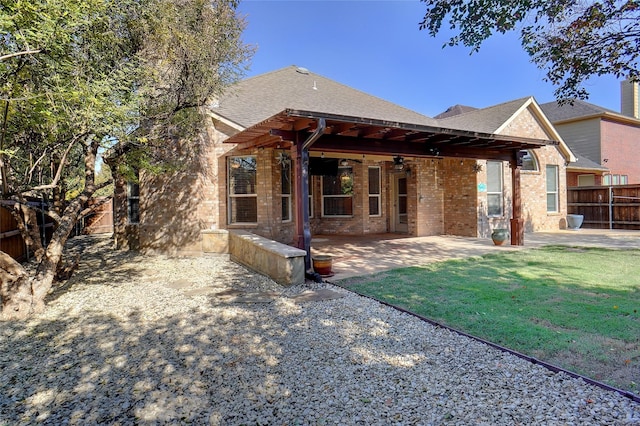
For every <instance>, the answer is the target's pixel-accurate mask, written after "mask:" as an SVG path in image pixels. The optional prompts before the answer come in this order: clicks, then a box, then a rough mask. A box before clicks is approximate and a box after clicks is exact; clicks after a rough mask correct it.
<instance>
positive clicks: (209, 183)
mask: <svg viewBox="0 0 640 426" xmlns="http://www.w3.org/2000/svg"><path fill="white" fill-rule="evenodd" d="M208 116H209V117H210V121H209V126H208V128H207V130H206V132H203V133H202V134H201V135H200V138H199V139H197V140H196V141H195V142H191V143H190V144H189V145H188V146H187V145H183V144H180V143H178V144H177V146H176V148H175V149H176V150H177V152H178V154H179V155H181V156H182V158H183V160H184V161H185V163H186V164H188V165H189V166H188V168H187V169H185V170H181V171H176V172H174V173H171V174H170V175H159V176H158V175H150V174H143V175H142V176H140V185H139V186H138V185H130V184H126V182H124V181H123V180H122V179H119V180H118V184H117V185H116V191H115V198H116V203H115V217H116V220H115V238H116V244H117V246H119V247H123V248H127V247H128V248H134V249H141V250H143V251H146V252H164V253H186V252H192V253H198V252H202V251H215V250H217V248H216V243H215V238H213V239H212V238H211V236H212V235H216V234H217V233H223V231H226V230H232V229H242V230H248V231H250V232H252V233H254V234H257V235H260V236H263V237H266V238H268V239H271V240H275V241H278V242H281V243H285V244H288V245H293V246H296V247H300V248H303V249H305V250H306V251H307V253H309V244H310V240H311V235H318V234H342V235H344V234H347V235H367V234H371V235H375V234H380V233H388V232H395V233H400V234H405V235H408V236H428V235H445V234H450V235H459V236H467V237H487V236H488V235H489V234H490V232H491V229H492V228H496V227H501V228H504V227H507V228H508V227H511V229H512V244H522V243H523V238H524V230H525V229H526V230H535V231H537V230H554V229H559V228H561V227H564V226H565V221H564V217H565V214H566V181H565V176H566V173H565V168H566V164H567V163H568V162H570V161H572V160H574V158H573V155H572V153H571V151H570V150H569V149H568V148H567V147H566V145H565V144H564V142H562V139H561V138H560V137H559V135H558V134H557V133H556V132H555V130H554V128H553V126H551V125H550V123H549V121H548V120H547V119H546V117H545V116H544V114H543V113H542V110H541V109H540V107H539V106H538V105H537V103H536V102H535V100H533V98H526V99H520V100H517V101H513V102H508V103H505V104H502V105H499V106H496V107H493V108H486V109H483V110H476V111H471V112H467V113H465V114H460V115H458V116H455V117H450V118H448V119H442V120H437V119H434V118H429V117H426V116H424V115H421V114H419V113H416V112H414V111H411V110H408V109H406V108H403V107H400V106H398V105H395V104H393V103H390V102H387V101H384V100H382V99H379V98H376V97H374V96H371V95H368V94H365V93H363V92H360V91H357V90H355V89H353V88H350V87H348V86H344V85H342V84H340V83H337V82H335V81H332V80H330V79H327V78H325V77H322V76H320V75H318V74H314V73H312V72H310V71H308V70H306V69H304V68H298V67H295V66H291V67H287V68H283V69H280V70H277V71H274V72H270V73H267V74H263V75H260V76H256V77H253V78H249V79H247V80H244V81H242V82H240V83H239V84H237V85H236V86H235V87H234V88H233V89H232V90H231V91H230V92H229V93H228V95H226V96H225V97H224V98H222V99H220V100H218V102H216V103H215V104H213V105H212V106H211V108H210V109H209V110H208ZM520 163H522V164H523V165H522V166H518V165H519V164H520ZM221 230H223V231H221Z"/></svg>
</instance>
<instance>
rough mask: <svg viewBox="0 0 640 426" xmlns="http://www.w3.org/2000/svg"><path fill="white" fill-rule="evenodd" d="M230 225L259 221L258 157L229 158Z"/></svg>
mask: <svg viewBox="0 0 640 426" xmlns="http://www.w3.org/2000/svg"><path fill="white" fill-rule="evenodd" d="M228 166H229V223H256V222H257V221H258V194H257V193H256V157H254V156H246V157H230V158H229V164H228Z"/></svg>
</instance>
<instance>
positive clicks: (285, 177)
mask: <svg viewBox="0 0 640 426" xmlns="http://www.w3.org/2000/svg"><path fill="white" fill-rule="evenodd" d="M280 164H281V169H280V187H281V188H282V221H283V222H290V221H291V160H290V159H285V160H283V161H282V163H280Z"/></svg>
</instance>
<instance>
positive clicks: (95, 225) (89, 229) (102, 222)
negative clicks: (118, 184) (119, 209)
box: [81, 198, 113, 234]
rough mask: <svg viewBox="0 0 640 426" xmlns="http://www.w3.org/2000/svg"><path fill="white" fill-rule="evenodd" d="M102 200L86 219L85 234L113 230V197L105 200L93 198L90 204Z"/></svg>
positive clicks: (83, 228) (103, 232)
mask: <svg viewBox="0 0 640 426" xmlns="http://www.w3.org/2000/svg"><path fill="white" fill-rule="evenodd" d="M100 202H102V203H103V204H101V205H100V206H98V208H97V209H96V210H95V211H94V212H93V213H91V214H90V215H89V216H87V217H86V218H85V219H84V223H83V224H82V228H81V229H82V231H81V233H83V234H105V233H111V232H113V198H110V199H109V200H108V201H107V202H104V199H103V198H97V199H91V200H90V201H89V205H93V204H96V203H100Z"/></svg>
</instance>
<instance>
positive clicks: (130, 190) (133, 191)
mask: <svg viewBox="0 0 640 426" xmlns="http://www.w3.org/2000/svg"><path fill="white" fill-rule="evenodd" d="M127 221H128V222H129V223H130V224H135V223H140V185H139V184H138V183H135V182H127Z"/></svg>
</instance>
